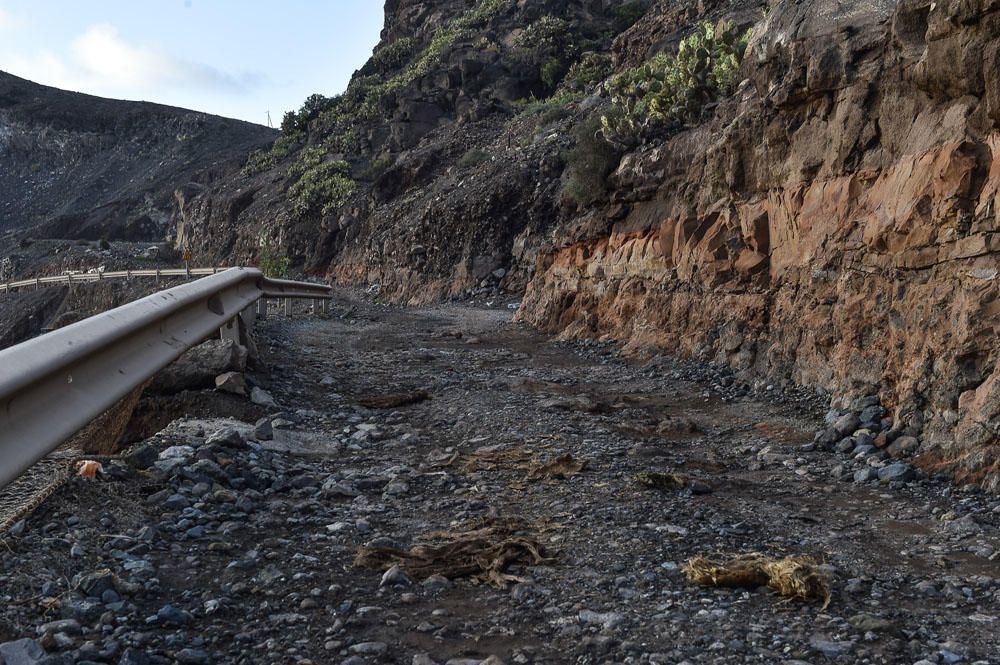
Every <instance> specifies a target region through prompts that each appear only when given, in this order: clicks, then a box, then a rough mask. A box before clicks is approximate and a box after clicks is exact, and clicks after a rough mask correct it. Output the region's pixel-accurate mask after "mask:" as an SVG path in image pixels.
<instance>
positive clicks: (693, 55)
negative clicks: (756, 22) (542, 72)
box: [601, 22, 750, 146]
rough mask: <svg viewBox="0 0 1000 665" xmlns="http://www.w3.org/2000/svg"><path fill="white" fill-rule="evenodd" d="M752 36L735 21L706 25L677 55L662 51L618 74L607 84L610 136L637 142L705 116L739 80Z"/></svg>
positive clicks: (605, 133) (604, 130) (604, 120)
mask: <svg viewBox="0 0 1000 665" xmlns="http://www.w3.org/2000/svg"><path fill="white" fill-rule="evenodd" d="M749 37H750V33H749V31H748V32H746V33H743V34H739V33H738V32H737V30H736V26H735V25H734V24H733V23H732V22H727V23H725V24H722V25H721V26H719V27H718V28H717V27H715V26H713V25H712V24H711V23H704V24H702V25H701V26H700V27H699V29H698V30H697V31H696V32H695V33H694V34H692V35H689V36H688V37H685V38H684V40H682V41H681V43H680V47H679V48H678V51H677V55H676V56H674V57H671V56H668V55H666V54H662V53H661V54H658V55H657V56H655V57H654V58H653V59H652V60H650V61H649V62H647V63H645V64H643V65H642V66H640V67H636V68H634V69H630V70H628V71H626V72H623V73H621V74H619V75H618V76H615V77H614V78H612V79H611V80H610V81H608V83H606V84H605V93H606V94H607V95H608V96H610V97H611V104H612V107H611V110H610V111H609V112H608V113H606V114H605V115H604V116H603V117H602V118H601V122H602V134H603V136H604V138H605V139H606V140H608V141H610V142H612V143H617V144H620V145H626V146H628V145H634V144H636V143H638V142H640V141H642V140H644V139H645V138H648V137H650V136H652V135H655V134H657V133H660V132H663V131H669V130H671V129H676V128H678V127H679V126H681V125H683V124H684V123H691V122H700V121H701V120H703V119H704V118H705V117H706V116H707V115H708V112H709V110H710V109H711V108H712V107H713V106H714V103H715V102H717V101H718V100H719V98H720V97H722V96H723V95H725V94H727V93H728V92H729V91H730V90H731V88H732V86H733V84H734V83H735V82H736V77H737V74H738V73H739V66H740V62H741V61H742V59H743V55H744V52H745V51H746V46H747V41H748V40H749Z"/></svg>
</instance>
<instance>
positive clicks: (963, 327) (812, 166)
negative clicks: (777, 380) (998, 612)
mask: <svg viewBox="0 0 1000 665" xmlns="http://www.w3.org/2000/svg"><path fill="white" fill-rule="evenodd" d="M647 31H649V30H648V27H647ZM649 32H653V31H649ZM755 34H756V37H755V39H754V40H753V42H752V44H751V47H750V57H748V58H747V59H746V60H745V61H744V64H743V72H744V73H745V74H746V76H747V79H748V80H747V81H745V82H744V83H743V85H742V86H741V87H740V89H739V90H738V92H737V94H736V95H735V96H734V98H733V99H730V100H728V101H726V102H725V103H724V104H723V106H722V107H721V108H720V109H719V110H718V113H717V114H716V120H715V121H714V122H713V123H711V124H709V125H705V126H702V127H700V128H697V129H692V130H688V131H686V132H683V133H681V134H680V135H678V136H676V137H674V138H673V139H672V140H670V141H667V142H665V143H664V144H662V145H659V146H657V147H655V148H649V149H646V150H640V151H638V152H636V153H634V154H631V155H629V156H627V157H626V158H625V159H624V160H623V162H622V164H621V165H620V167H619V169H618V170H617V172H616V173H615V175H614V180H615V183H616V191H615V194H614V197H613V200H612V201H611V203H610V204H609V205H608V206H607V207H606V208H605V209H604V210H602V211H597V212H595V211H587V213H586V214H587V216H588V218H589V223H587V224H581V223H579V220H570V221H568V222H566V223H564V224H562V225H561V226H560V228H559V229H557V230H556V231H555V232H554V233H553V234H552V235H551V236H550V237H551V238H553V239H554V240H555V244H556V246H554V247H551V248H549V249H543V248H540V249H539V252H538V254H539V255H540V257H541V258H539V259H538V260H537V264H536V265H535V266H534V268H533V270H534V276H533V279H532V280H531V282H530V283H529V286H528V290H527V294H526V298H525V303H524V307H523V308H522V313H521V317H522V318H523V319H524V320H526V321H529V322H531V323H534V324H536V325H539V326H542V327H544V328H546V329H548V330H552V331H561V332H563V334H565V335H573V336H585V335H601V336H611V337H619V338H624V339H627V340H629V341H630V343H631V344H632V345H633V346H642V347H646V346H648V347H655V348H662V349H668V350H671V351H676V352H680V353H682V354H687V355H692V356H698V357H703V358H711V359H714V360H718V361H722V362H726V363H728V364H730V365H732V366H734V367H736V368H738V369H742V370H748V371H753V372H757V373H761V374H766V375H771V376H778V377H784V378H786V379H789V380H793V381H795V382H797V383H801V384H806V385H815V386H822V387H823V388H825V389H827V390H829V391H831V392H832V393H834V394H835V395H837V396H838V397H839V402H841V403H845V404H846V403H848V402H850V400H851V399H852V398H854V397H857V396H860V395H864V394H868V393H870V392H871V391H873V390H877V391H880V393H881V396H882V400H883V403H884V404H886V405H887V406H889V407H891V408H892V409H893V410H894V414H895V416H896V418H897V420H898V421H899V422H900V423H902V424H904V425H909V426H912V427H913V428H915V429H918V430H919V429H922V430H923V434H924V437H923V438H924V445H923V449H922V453H923V458H922V461H923V463H924V464H925V465H926V466H930V467H934V468H937V469H946V470H948V471H954V472H957V473H958V474H959V475H960V476H963V477H969V478H971V479H975V480H986V482H987V484H989V485H991V486H993V487H996V486H997V485H998V484H1000V474H998V469H1000V465H998V460H1000V446H998V445H997V443H996V441H997V439H996V436H997V435H996V432H997V426H996V419H997V416H998V415H1000V391H998V388H997V383H998V381H1000V379H998V378H997V370H996V362H997V358H998V356H1000V354H998V349H1000V344H998V338H997V334H996V333H997V327H998V325H1000V318H998V313H1000V299H998V297H1000V289H998V282H997V275H998V270H1000V259H998V255H997V251H998V250H1000V225H998V224H1000V217H998V211H1000V208H998V204H1000V200H998V194H1000V103H998V99H1000V67H998V66H997V65H998V58H1000V55H998V53H1000V50H998V49H1000V3H998V2H995V1H989V0H985V1H981V2H966V1H962V0H953V1H951V2H937V3H930V2H922V1H920V2H917V1H911V0H908V1H906V2H899V3H893V2H880V3H869V2H848V3H838V4H836V5H835V4H834V3H827V2H811V3H780V4H778V5H776V6H774V7H773V8H772V9H771V11H770V13H768V15H767V16H766V18H764V19H763V20H762V21H761V22H760V23H759V24H758V25H757V26H755ZM632 48H635V46H634V45H633V47H632ZM595 219H596V220H597V221H596V222H595V221H594V220H595ZM581 229H583V231H581Z"/></svg>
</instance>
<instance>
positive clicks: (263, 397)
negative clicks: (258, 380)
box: [250, 386, 278, 409]
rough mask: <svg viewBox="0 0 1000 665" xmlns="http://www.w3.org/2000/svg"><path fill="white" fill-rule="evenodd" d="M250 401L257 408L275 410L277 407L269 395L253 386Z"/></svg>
mask: <svg viewBox="0 0 1000 665" xmlns="http://www.w3.org/2000/svg"><path fill="white" fill-rule="evenodd" d="M250 401H251V402H253V403H254V404H257V405H258V406H266V407H268V408H271V409H274V408H277V406H278V403H277V402H275V401H274V398H273V397H272V396H271V393H269V392H267V391H266V390H264V389H263V388H258V387H256V386H254V389H253V390H251V391H250Z"/></svg>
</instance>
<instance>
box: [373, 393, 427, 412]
mask: <svg viewBox="0 0 1000 665" xmlns="http://www.w3.org/2000/svg"><path fill="white" fill-rule="evenodd" d="M430 398H431V396H430V393H428V392H427V391H426V390H413V391H410V392H408V393H391V394H388V395H372V396H371V397H365V398H363V399H361V400H359V401H358V403H359V404H361V406H363V407H365V408H368V409H395V408H397V407H400V406H407V405H410V404H419V403H420V402H423V401H425V400H429V399H430Z"/></svg>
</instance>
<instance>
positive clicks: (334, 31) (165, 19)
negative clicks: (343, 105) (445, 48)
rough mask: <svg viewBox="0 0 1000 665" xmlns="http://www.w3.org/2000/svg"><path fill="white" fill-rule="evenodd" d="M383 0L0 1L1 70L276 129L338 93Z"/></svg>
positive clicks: (366, 45) (369, 40)
mask: <svg viewBox="0 0 1000 665" xmlns="http://www.w3.org/2000/svg"><path fill="white" fill-rule="evenodd" d="M382 7H383V3H382V1H381V0H281V1H280V2H266V1H264V0H0V70H3V71H6V72H9V73H11V74H15V75H17V76H21V77H23V78H26V79H30V80H32V81H36V82H38V83H44V84H46V85H52V86H56V87H58V88H64V89H67V90H76V91H79V92H87V93H90V94H94V95H100V96H102V97H114V98H118V99H142V100H147V101H152V102H160V103H162V104H170V105H173V106H182V107H185V108H191V109H196V110H199V111H206V112H209V113H215V114H218V115H224V116H229V117H233V118H242V119H244V120H250V121H252V122H257V123H261V124H266V122H267V112H268V111H270V112H271V118H272V120H273V123H274V125H275V126H277V125H278V124H279V123H280V122H281V115H282V113H283V112H285V111H287V110H290V109H293V108H298V106H299V105H301V103H302V101H303V100H304V99H305V98H306V97H308V96H309V95H310V94H312V93H314V92H319V93H323V94H325V95H333V94H336V93H339V92H342V91H343V89H344V87H345V86H346V85H347V81H348V79H349V78H350V76H351V74H352V73H353V72H354V70H355V69H357V68H359V67H360V66H361V65H362V64H364V62H365V60H367V59H368V56H370V55H371V51H372V48H373V47H374V46H375V43H376V42H377V41H378V34H379V31H380V30H381V28H382Z"/></svg>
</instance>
